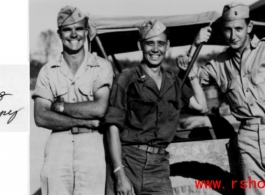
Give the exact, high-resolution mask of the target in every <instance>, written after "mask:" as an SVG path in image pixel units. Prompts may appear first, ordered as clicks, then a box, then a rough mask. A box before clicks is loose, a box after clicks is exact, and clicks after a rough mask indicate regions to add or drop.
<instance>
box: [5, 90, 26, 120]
mask: <svg viewBox="0 0 265 195" xmlns="http://www.w3.org/2000/svg"><path fill="white" fill-rule="evenodd" d="M5 96H12V94H9V93H6V92H5V91H2V92H0V101H2V100H4V97H5ZM6 98H7V97H6ZM22 109H23V108H20V109H18V110H14V111H12V110H11V109H10V110H0V117H2V116H10V117H9V119H8V121H7V124H10V123H11V122H12V121H13V120H14V119H15V118H16V116H17V113H18V112H19V111H20V110H22Z"/></svg>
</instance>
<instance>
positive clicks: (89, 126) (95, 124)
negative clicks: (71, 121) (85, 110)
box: [87, 120, 101, 129]
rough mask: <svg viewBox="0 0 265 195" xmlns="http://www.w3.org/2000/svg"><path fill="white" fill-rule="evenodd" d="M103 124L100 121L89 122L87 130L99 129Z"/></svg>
mask: <svg viewBox="0 0 265 195" xmlns="http://www.w3.org/2000/svg"><path fill="white" fill-rule="evenodd" d="M100 124H101V121H100V120H88V124H87V128H91V129H97V128H98V127H99V126H100Z"/></svg>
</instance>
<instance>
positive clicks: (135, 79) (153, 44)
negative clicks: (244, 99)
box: [105, 20, 207, 195]
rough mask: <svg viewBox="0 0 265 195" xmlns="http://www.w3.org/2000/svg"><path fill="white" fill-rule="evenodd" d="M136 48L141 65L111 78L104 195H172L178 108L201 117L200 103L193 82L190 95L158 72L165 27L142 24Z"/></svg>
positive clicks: (201, 99)
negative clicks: (170, 146)
mask: <svg viewBox="0 0 265 195" xmlns="http://www.w3.org/2000/svg"><path fill="white" fill-rule="evenodd" d="M139 34H140V40H139V42H138V47H139V49H140V50H141V51H142V54H143V60H142V62H141V63H140V64H139V65H138V66H136V67H135V68H132V69H131V70H128V71H126V72H124V73H121V74H119V75H118V76H117V77H116V78H115V82H114V85H113V88H112V90H111V96H110V105H109V109H108V111H107V113H106V116H105V124H107V125H108V126H109V129H108V132H107V139H108V145H109V151H110V158H111V163H110V164H108V165H107V188H106V194H107V195H111V194H118V195H131V194H136V195H140V194H150V195H155V194H159V195H163V194H170V195H173V190H172V186H171V182H170V179H169V161H168V158H169V154H168V153H167V152H166V150H165V149H166V147H167V146H168V144H169V143H170V142H171V141H172V140H173V138H174V136H175V132H176V128H177V125H178V118H179V112H180V109H181V108H182V107H183V106H189V107H190V108H192V109H195V110H198V111H199V112H205V111H206V110H207V107H206V99H205V96H204V93H203V91H202V88H201V87H200V85H199V82H198V79H197V78H195V77H192V76H191V77H190V79H189V82H190V83H191V86H192V90H191V89H190V88H188V87H187V86H186V85H184V87H183V89H182V90H181V89H180V84H181V82H180V80H179V79H178V78H177V77H176V76H175V74H174V73H173V72H171V71H166V70H164V69H163V68H162V62H163V60H164V58H165V54H166V52H167V51H168V50H169V47H170V45H169V37H168V32H167V30H166V27H165V26H164V24H163V23H161V22H160V21H157V20H150V21H146V22H144V23H143V25H142V26H141V27H140V29H139Z"/></svg>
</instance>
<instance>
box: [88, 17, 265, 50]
mask: <svg viewBox="0 0 265 195" xmlns="http://www.w3.org/2000/svg"><path fill="white" fill-rule="evenodd" d="M220 15H221V14H220V13H218V12H205V13H201V14H190V15H174V16H124V17H123V16H117V17H103V16H92V17H91V20H92V23H93V25H94V26H95V28H96V31H97V35H98V37H99V38H100V40H101V43H102V45H103V48H104V49H105V51H106V53H107V55H112V54H116V53H125V52H132V51H137V50H138V49H137V40H138V27H139V26H140V25H141V24H142V23H143V21H145V20H147V19H158V20H160V21H161V22H162V23H164V24H165V25H166V26H167V27H168V29H169V31H170V45H171V47H176V46H183V45H189V44H191V42H192V41H193V38H194V37H195V35H196V34H197V33H198V31H199V30H200V28H202V27H204V26H207V25H209V24H210V23H212V25H211V26H212V28H213V33H212V36H211V38H210V40H209V42H208V43H207V44H211V45H225V41H224V39H223V36H222V33H221V28H220V25H219V22H220ZM254 23H255V27H254V31H255V34H257V35H258V37H260V38H261V37H263V36H264V35H265V34H264V32H265V23H262V22H254ZM94 42H95V41H93V42H92V51H95V52H97V53H99V54H101V51H100V48H99V47H98V45H97V44H95V43H94Z"/></svg>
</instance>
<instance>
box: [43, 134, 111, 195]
mask: <svg viewBox="0 0 265 195" xmlns="http://www.w3.org/2000/svg"><path fill="white" fill-rule="evenodd" d="M105 178H106V161H105V151H104V146H103V136H102V135H101V134H99V133H98V132H97V131H94V132H93V133H79V134H72V133H71V131H63V132H56V133H52V134H51V135H50V137H49V139H48V141H47V144H46V148H45V161H44V165H43V168H42V171H41V190H42V195H89V194H91V195H92V194H93V195H104V190H105V182H106V179H105Z"/></svg>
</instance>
